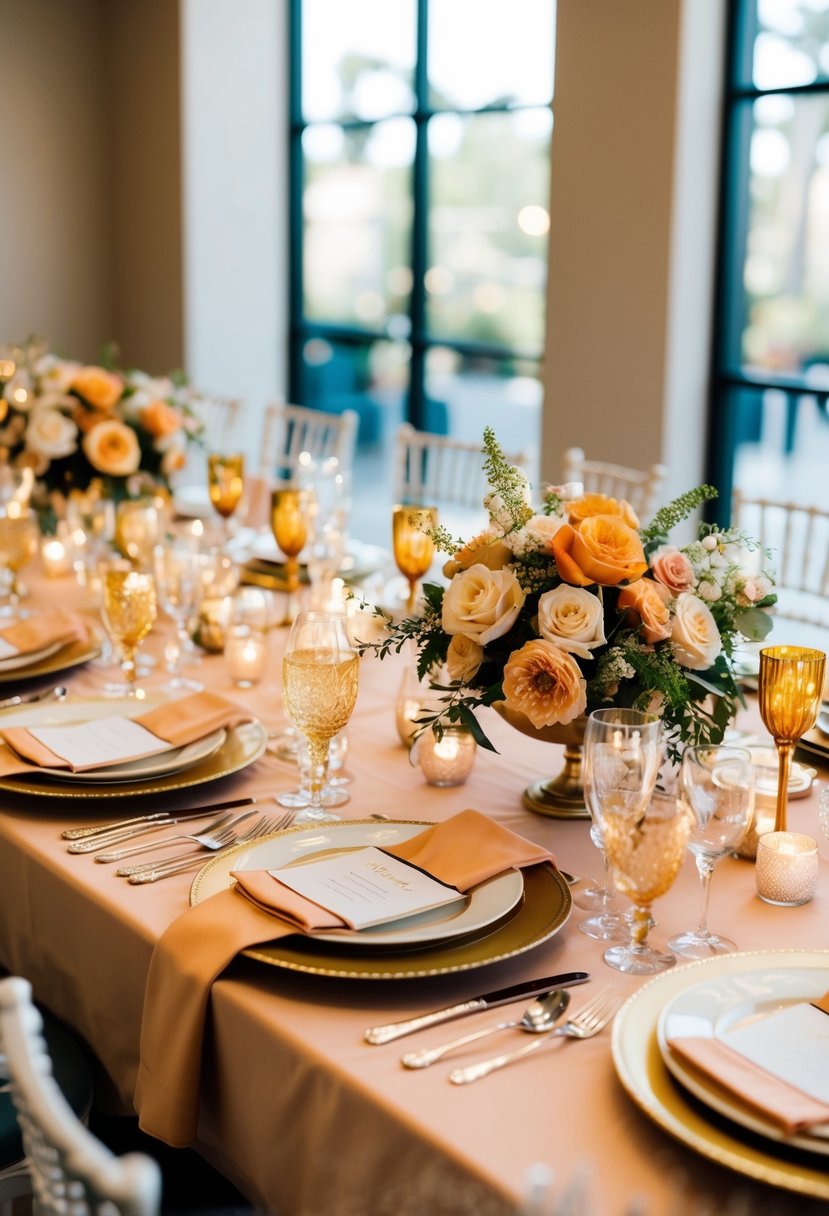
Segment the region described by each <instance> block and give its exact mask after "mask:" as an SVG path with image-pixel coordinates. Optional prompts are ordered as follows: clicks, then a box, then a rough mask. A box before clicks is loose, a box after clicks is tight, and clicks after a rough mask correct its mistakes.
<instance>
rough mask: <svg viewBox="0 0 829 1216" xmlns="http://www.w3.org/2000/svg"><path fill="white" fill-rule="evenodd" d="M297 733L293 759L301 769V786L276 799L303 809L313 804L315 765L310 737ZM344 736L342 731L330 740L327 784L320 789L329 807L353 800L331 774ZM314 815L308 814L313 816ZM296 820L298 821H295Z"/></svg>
mask: <svg viewBox="0 0 829 1216" xmlns="http://www.w3.org/2000/svg"><path fill="white" fill-rule="evenodd" d="M295 733H296V743H295V748H294V755H293V759H294V760H295V761H296V764H297V767H298V769H299V786H298V788H297V789H293V790H286V791H284V792H283V793H281V794H276V795H275V798H276V801H277V802H278V803H279V805H280V806H287V807H293V808H294V809H296V810H302V809H303V808H305V807H310V805H311V777H312V775H313V771H314V766H313V763H312V760H311V750H310V745H309V743H308V739H307V737H306V736H305V735H302V734H299V732H295ZM341 738H342V732H340V733H339V734H336V735H334V736H333V737H332V738H331V740H330V741H329V748H328V770H329V772H328V775H327V776H326V781H325V784H324V785H323V787H322V790H321V791H320V802H321V803H322V805H323V806H324V807H325V808H326V809H329V810H330V808H331V807H335V806H343V805H344V804H345V803H346V802H349V801H350V800H351V795H350V794H349V792H348V790H344V789H340V788H338V785H337V784H336V783H335V782H334V781H333V780H332V778H331V776H330V772H331V770H332V769H333V768H334V763H335V759H336V757H337V751H338V740H339V739H341ZM311 817H313V816H308V818H311ZM295 822H296V821H295Z"/></svg>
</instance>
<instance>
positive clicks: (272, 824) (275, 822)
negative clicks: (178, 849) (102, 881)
mask: <svg viewBox="0 0 829 1216" xmlns="http://www.w3.org/2000/svg"><path fill="white" fill-rule="evenodd" d="M286 818H287V823H283V820H285V819H286ZM291 819H293V813H292V814H291V815H290V816H287V817H286V816H283V817H282V819H278V818H277V819H274V818H269V817H267V816H263V817H262V818H261V819H259V820H257V822H256V823H255V824H254V825H253V827H252V828H250V829H249V831H247V832H245V834H244V835H243V836H239V837H237V839H236V840H233V841H231V842H230V843H229V844H226V845H225V846H224V847H223V848H222V849H220V850H219V852H217V853H215V854H214V856H216V857H221V855H222V853H226V852H227V851H228V850H229V849H232V848H234V847H235V846H236V845H237V844H248V843H249V842H250V841H253V840H259V839H260V838H261V837H263V836H270V835H272V834H273V833H274V832H280V831H282V828H283V826H284V827H287V826H289V824H290V821H291ZM204 860H205V858H204V854H203V853H196V854H191V855H190V856H188V857H186V858H184V859H183V860H181V861H176V860H174V859H170V860H169V861H168V862H167V863H166V864H163V863H162V864H161V865H158V864H156V865H145V866H141V867H140V868H139V867H135V868H134V870H133V872H131V873H129V874H127V875H125V877H126V878H127V881H128V882H131V883H147V882H158V881H159V879H162V878H169V877H170V875H172V874H181V873H183V872H184V871H185V870H191V869H194V868H195V867H197V866H200V865H202V864H203V863H204ZM117 873H118V874H124V871H123V870H118V871H117Z"/></svg>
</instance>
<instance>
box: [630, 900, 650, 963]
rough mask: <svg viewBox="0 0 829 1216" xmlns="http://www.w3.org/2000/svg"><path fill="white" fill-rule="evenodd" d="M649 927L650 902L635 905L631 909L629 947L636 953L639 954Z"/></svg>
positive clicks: (644, 946) (645, 940)
mask: <svg viewBox="0 0 829 1216" xmlns="http://www.w3.org/2000/svg"><path fill="white" fill-rule="evenodd" d="M650 927H651V908H650V904H643V905H641V906H640V905H639V904H636V906H635V907H634V909H633V928H632V931H631V943H630V945H631V949H632V950H634V951H636V953H638V954H641V953H642V952H643V951H644V950H645V948H646V943H647V940H648V932H649V930H650Z"/></svg>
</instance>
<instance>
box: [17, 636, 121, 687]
mask: <svg viewBox="0 0 829 1216" xmlns="http://www.w3.org/2000/svg"><path fill="white" fill-rule="evenodd" d="M100 653H101V641H100V637H99V636H98V634H97V633H96V634H94V635H93V636H92V637H90V638H89V640H88V641H86V642H70V643H69V645H68V646H62V647H61V648H60V649H59V650H56V651H55V653H54V654H50V655H47V656H46V657H45V658H43V659H38V660H37V661H36V662H34V663H32V664H31V665H30V666H27V667H15V668H14V670H12V671H0V684H12V683H18V684H19V683H20V682H21V681H22V680H35V679H37V678H38V676H48V675H51V674H52V673H54V672H56V671H68V670H69V668H70V667H79V666H80V664H81V663H88V662H89V660H90V659H96V658H97V657H98V655H99V654H100Z"/></svg>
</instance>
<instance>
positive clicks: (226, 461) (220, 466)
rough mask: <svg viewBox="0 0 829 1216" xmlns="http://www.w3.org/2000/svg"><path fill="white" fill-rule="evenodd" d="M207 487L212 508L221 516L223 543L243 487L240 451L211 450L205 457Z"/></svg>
mask: <svg viewBox="0 0 829 1216" xmlns="http://www.w3.org/2000/svg"><path fill="white" fill-rule="evenodd" d="M207 488H208V491H209V493H210V501H211V503H212V504H213V509H214V510H215V511H216V512H217V513H218V514H219V515H220V516H221V519H222V530H223V533H224V540H225V543H226V542H227V540H228V538H229V520H230V517H231V516H232V515H233V513H234V511H235V510H236V508H237V507H238V506H239V503H240V502H241V501H242V494H243V493H244V489H245V458H244V456H243V455H242V453H241V452H231V453H230V454H229V455H227V456H225V455H223V454H222V453H221V452H211V453H210V454H209V455H208V457H207Z"/></svg>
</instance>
